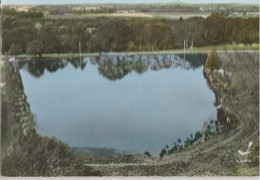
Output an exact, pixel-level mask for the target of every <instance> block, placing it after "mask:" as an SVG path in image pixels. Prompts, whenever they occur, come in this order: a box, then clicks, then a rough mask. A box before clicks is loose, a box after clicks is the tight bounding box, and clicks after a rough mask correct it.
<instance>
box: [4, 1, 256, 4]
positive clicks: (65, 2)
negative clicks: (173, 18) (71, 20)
mask: <svg viewBox="0 0 260 180" xmlns="http://www.w3.org/2000/svg"><path fill="white" fill-rule="evenodd" d="M180 1H181V2H184V3H244V4H248V3H250V4H252V3H254V4H257V3H259V0H180ZM170 2H178V0H2V4H87V3H170Z"/></svg>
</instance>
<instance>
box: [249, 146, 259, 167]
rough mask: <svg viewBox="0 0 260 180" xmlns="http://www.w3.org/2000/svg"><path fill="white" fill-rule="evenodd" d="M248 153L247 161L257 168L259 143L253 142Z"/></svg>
mask: <svg viewBox="0 0 260 180" xmlns="http://www.w3.org/2000/svg"><path fill="white" fill-rule="evenodd" d="M250 151H251V153H250V154H249V155H248V159H249V160H251V162H252V163H253V164H256V165H258V166H259V142H254V143H253V145H252V146H251V148H250Z"/></svg>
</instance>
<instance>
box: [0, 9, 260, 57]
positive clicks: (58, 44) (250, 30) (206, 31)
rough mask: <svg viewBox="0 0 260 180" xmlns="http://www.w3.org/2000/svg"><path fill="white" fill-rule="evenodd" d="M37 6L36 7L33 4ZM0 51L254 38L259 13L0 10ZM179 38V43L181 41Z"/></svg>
mask: <svg viewBox="0 0 260 180" xmlns="http://www.w3.org/2000/svg"><path fill="white" fill-rule="evenodd" d="M38 8H39V7H38ZM1 20H2V25H3V26H2V27H3V28H2V33H3V36H2V52H3V54H11V55H16V54H26V53H27V54H34V55H38V56H39V57H41V56H42V54H44V53H47V54H48V53H78V52H82V53H87V52H100V51H105V52H108V51H156V50H172V49H174V48H183V45H184V44H185V47H186V48H189V47H190V48H192V47H193V46H205V45H213V44H225V43H233V42H235V43H258V42H259V39H258V38H259V35H258V32H259V27H258V25H259V18H249V19H242V18H235V19H233V18H225V17H223V16H220V15H218V14H213V15H211V16H209V17H208V18H206V20H204V19H203V18H201V17H194V18H190V19H187V20H181V21H179V20H165V19H137V18H129V19H121V18H105V17H97V18H94V19H88V18H86V19H47V18H45V17H44V16H43V14H42V13H41V12H37V11H32V10H31V11H29V12H22V13H20V12H16V11H15V10H12V9H8V8H6V7H5V8H3V10H2V16H1ZM184 42H185V43H184Z"/></svg>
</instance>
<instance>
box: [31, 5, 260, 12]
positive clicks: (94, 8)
mask: <svg viewBox="0 0 260 180" xmlns="http://www.w3.org/2000/svg"><path fill="white" fill-rule="evenodd" d="M30 11H36V12H37V11H40V12H47V13H49V14H52V15H54V14H66V13H79V14H82V13H84V14H85V13H115V12H120V11H121V12H122V11H124V12H139V13H176V12H181V13H182V12H186V13H194V12H212V13H213V12H218V13H224V14H229V13H232V12H236V13H244V14H246V13H247V12H259V7H258V6H257V5H244V4H243V5H238V4H237V5H236V6H232V5H230V4H192V5H189V4H175V3H166V4H165V3H163V4H158V3H157V4H92V5H90V4H87V5H84V4H82V5H39V6H34V7H32V8H30Z"/></svg>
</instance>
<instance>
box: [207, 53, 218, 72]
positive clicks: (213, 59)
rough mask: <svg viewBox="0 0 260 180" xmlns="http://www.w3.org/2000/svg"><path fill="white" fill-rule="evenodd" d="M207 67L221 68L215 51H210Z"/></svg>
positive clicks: (212, 68)
mask: <svg viewBox="0 0 260 180" xmlns="http://www.w3.org/2000/svg"><path fill="white" fill-rule="evenodd" d="M206 68H208V69H210V70H214V69H219V60H218V57H217V56H216V54H215V52H214V51H212V52H211V53H210V55H209V57H208V59H207V62H206Z"/></svg>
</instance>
